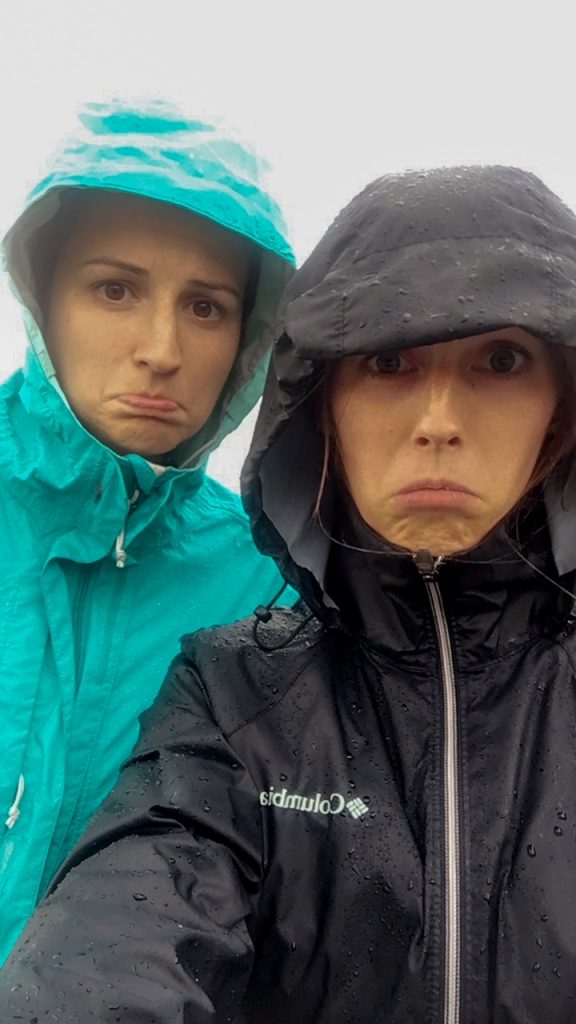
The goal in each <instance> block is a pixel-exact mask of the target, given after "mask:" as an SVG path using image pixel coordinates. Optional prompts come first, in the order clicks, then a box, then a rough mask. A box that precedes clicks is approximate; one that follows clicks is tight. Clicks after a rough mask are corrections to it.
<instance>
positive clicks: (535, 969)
mask: <svg viewBox="0 0 576 1024" xmlns="http://www.w3.org/2000/svg"><path fill="white" fill-rule="evenodd" d="M532 970H533V971H534V973H536V971H539V970H540V964H539V963H538V961H536V963H535V964H532Z"/></svg>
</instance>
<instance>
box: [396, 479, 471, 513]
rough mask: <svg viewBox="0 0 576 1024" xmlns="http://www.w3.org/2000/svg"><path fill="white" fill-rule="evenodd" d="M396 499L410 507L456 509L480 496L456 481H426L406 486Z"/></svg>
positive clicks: (398, 492) (414, 482)
mask: <svg viewBox="0 0 576 1024" xmlns="http://www.w3.org/2000/svg"><path fill="white" fill-rule="evenodd" d="M394 497H395V498H396V499H397V500H398V501H399V502H400V504H402V505H404V506H408V507H419V506H420V507H428V508H430V507H436V508H454V507H458V506H460V505H464V504H467V503H468V502H469V501H470V500H471V499H473V498H478V494H476V492H475V491H471V490H470V488H469V487H465V486H464V485H463V484H459V483H456V481H455V480H443V479H441V480H433V479H426V480H415V481H413V483H410V484H406V486H405V487H402V488H401V490H399V491H397V492H396V494H395V495H394Z"/></svg>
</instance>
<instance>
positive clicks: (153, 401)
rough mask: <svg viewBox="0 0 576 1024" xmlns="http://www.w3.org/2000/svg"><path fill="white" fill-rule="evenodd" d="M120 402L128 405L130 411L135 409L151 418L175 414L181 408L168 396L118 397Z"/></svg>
mask: <svg viewBox="0 0 576 1024" xmlns="http://www.w3.org/2000/svg"><path fill="white" fill-rule="evenodd" d="M118 401H119V402H121V403H122V404H123V405H127V406H128V407H129V408H130V409H134V410H136V411H138V412H140V413H143V414H144V415H146V413H148V414H149V415H151V416H154V415H156V416H157V415H158V414H162V413H164V414H165V415H166V414H170V413H174V412H177V411H178V409H179V408H180V406H179V404H178V402H176V401H174V399H173V398H168V397H167V395H150V394H146V393H145V392H140V393H139V394H130V393H127V394H124V395H118Z"/></svg>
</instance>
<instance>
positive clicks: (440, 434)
mask: <svg viewBox="0 0 576 1024" xmlns="http://www.w3.org/2000/svg"><path fill="white" fill-rule="evenodd" d="M412 439H413V441H414V443H415V444H416V445H417V446H418V447H419V448H443V447H448V448H459V447H461V445H462V440H463V423H462V394H461V388H460V387H459V382H458V378H457V376H456V374H453V373H451V372H450V370H444V369H442V370H439V371H438V372H435V373H431V374H430V376H429V379H428V381H427V382H426V384H425V386H424V388H423V389H422V394H421V396H420V407H419V409H418V413H417V416H416V423H415V426H414V431H413V435H412Z"/></svg>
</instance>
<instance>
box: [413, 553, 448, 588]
mask: <svg viewBox="0 0 576 1024" xmlns="http://www.w3.org/2000/svg"><path fill="white" fill-rule="evenodd" d="M412 557H413V559H414V562H415V564H416V568H417V569H418V572H419V573H420V575H421V576H423V577H424V579H425V580H433V579H434V578H435V576H436V575H437V573H438V569H439V567H440V566H441V565H442V562H443V561H444V559H443V557H442V555H433V554H432V552H431V551H427V550H426V549H425V548H419V549H418V551H416V553H415V554H414V555H413V556H412Z"/></svg>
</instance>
